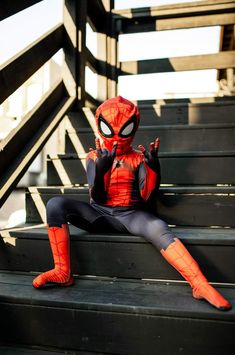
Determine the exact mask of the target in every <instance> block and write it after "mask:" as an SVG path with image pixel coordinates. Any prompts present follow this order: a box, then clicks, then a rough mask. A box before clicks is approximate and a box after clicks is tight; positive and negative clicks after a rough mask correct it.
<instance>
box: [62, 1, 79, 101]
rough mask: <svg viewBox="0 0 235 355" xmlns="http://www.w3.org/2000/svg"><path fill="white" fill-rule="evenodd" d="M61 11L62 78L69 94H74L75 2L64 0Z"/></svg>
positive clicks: (76, 39) (75, 90)
mask: <svg viewBox="0 0 235 355" xmlns="http://www.w3.org/2000/svg"><path fill="white" fill-rule="evenodd" d="M63 13H64V16H63V18H64V28H65V39H64V62H63V80H64V83H65V86H66V88H67V91H68V93H69V94H70V96H76V95H77V87H76V72H77V61H76V54H77V41H78V33H77V28H76V2H75V1H74V0H64V7H63Z"/></svg>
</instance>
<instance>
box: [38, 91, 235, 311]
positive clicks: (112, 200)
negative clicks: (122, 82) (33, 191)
mask: <svg viewBox="0 0 235 355" xmlns="http://www.w3.org/2000/svg"><path fill="white" fill-rule="evenodd" d="M96 123H97V127H98V133H99V136H100V138H101V141H100V140H99V139H98V138H97V139H96V149H95V150H93V149H91V151H90V152H89V153H88V155H87V160H86V162H87V177H88V184H89V188H90V203H85V202H80V201H76V200H71V199H67V198H65V197H54V198H52V199H51V200H49V202H48V204H47V220H48V234H49V240H50V245H51V249H52V253H53V258H54V263H55V267H54V269H52V270H50V271H47V272H45V273H43V274H41V275H39V276H37V277H36V278H35V279H34V280H33V286H34V287H36V288H39V287H42V286H43V285H45V284H46V283H51V282H53V283H57V284H58V285H60V286H70V285H72V284H73V282H74V280H73V276H72V274H71V268H70V251H69V250H70V247H69V230H68V224H67V223H68V222H70V223H71V224H73V225H75V226H77V227H80V228H82V229H84V230H87V231H89V232H93V231H95V232H97V231H100V232H106V233H107V232H129V233H131V234H133V235H139V236H143V237H144V238H145V239H147V240H148V241H150V242H151V243H152V244H153V245H154V246H155V247H156V248H157V249H158V250H159V251H160V253H161V254H162V256H163V257H164V258H165V259H166V260H167V261H168V262H169V263H170V264H171V265H172V266H173V267H174V268H175V269H176V270H178V271H179V273H180V274H181V275H182V276H183V277H184V278H185V279H186V280H187V281H188V282H189V284H190V285H191V287H192V292H193V297H195V298H196V299H206V300H207V301H208V302H209V303H211V304H212V305H213V306H215V307H216V308H218V309H219V310H223V311H225V310H229V309H230V308H231V305H230V303H229V302H228V301H227V300H226V299H225V298H224V297H223V296H222V295H220V294H219V293H218V292H217V291H216V290H215V289H214V288H213V287H212V286H211V285H210V284H209V283H208V281H207V280H206V278H205V276H204V275H203V274H202V272H201V270H200V268H199V266H198V264H197V263H196V261H195V260H194V259H193V258H192V257H191V255H190V254H189V252H188V251H187V249H186V248H185V247H184V245H183V244H182V243H181V241H180V240H179V239H177V238H176V237H175V236H174V235H173V233H172V231H171V230H170V229H169V228H168V226H167V224H166V223H165V222H164V221H162V220H161V219H159V218H158V217H156V215H154V214H153V213H151V212H149V210H148V209H146V206H151V204H153V203H154V198H155V195H156V192H157V189H158V186H159V183H160V164H159V160H158V148H159V143H160V142H159V139H156V141H155V142H154V143H151V144H150V150H149V151H147V150H146V149H145V148H144V147H143V146H139V149H140V150H139V151H137V150H134V149H133V148H132V146H131V143H132V140H133V138H134V134H135V132H136V130H137V128H138V124H139V111H138V108H137V107H136V106H135V105H134V104H133V103H131V102H130V101H128V100H126V99H124V98H122V97H121V96H118V97H116V98H113V99H110V100H107V101H105V102H104V103H103V104H102V105H100V106H99V107H98V109H97V111H96Z"/></svg>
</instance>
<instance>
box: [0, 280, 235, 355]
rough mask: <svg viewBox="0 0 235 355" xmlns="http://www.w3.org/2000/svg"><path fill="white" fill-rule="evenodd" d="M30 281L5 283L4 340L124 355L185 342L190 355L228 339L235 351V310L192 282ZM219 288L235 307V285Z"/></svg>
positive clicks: (216, 349)
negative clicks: (221, 306) (63, 284)
mask: <svg viewBox="0 0 235 355" xmlns="http://www.w3.org/2000/svg"><path fill="white" fill-rule="evenodd" d="M4 276H5V275H4ZM4 276H3V277H4ZM31 280H32V276H27V277H26V276H24V275H22V276H21V278H19V277H17V279H16V281H14V280H12V281H11V279H10V277H9V276H8V277H7V279H6V280H5V282H2V283H1V295H2V299H1V305H0V307H1V314H2V316H3V317H4V319H5V324H4V327H3V330H2V333H1V339H2V341H3V342H4V343H20V344H24V345H31V346H32V345H34V344H37V346H40V347H44V349H45V348H53V349H66V350H67V351H69V350H70V351H76V350H83V351H88V352H89V351H91V352H92V351H94V352H97V353H101V354H102V353H107V354H117V349H118V354H120V355H133V354H135V355H143V354H145V355H154V354H156V351H157V353H160V354H165V355H171V354H174V353H176V352H177V351H178V349H179V344H180V346H181V347H182V348H183V349H185V353H187V354H191V355H196V354H198V352H200V354H201V355H207V354H215V355H220V354H221V344H222V348H223V351H224V352H225V353H227V354H229V353H231V354H232V353H233V352H234V350H235V346H234V331H235V320H234V318H235V316H234V310H233V309H232V310H231V311H230V312H226V313H225V312H218V311H217V310H214V309H213V308H212V307H211V306H210V305H208V303H206V302H199V301H197V300H195V299H193V297H192V294H191V290H190V288H189V286H188V285H179V284H169V285H166V284H164V283H149V284H148V283H146V282H143V281H139V282H132V281H129V282H128V281H121V280H112V281H111V280H99V279H98V280H86V279H85V280H82V279H78V281H77V285H75V286H74V287H72V288H51V289H50V290H47V291H49V292H47V291H46V290H44V291H36V290H34V289H33V288H32V285H31ZM16 289H17V297H16V294H15V292H16ZM218 290H219V291H220V292H221V293H223V294H224V295H225V296H226V297H228V298H229V299H230V300H231V302H232V305H234V297H235V295H234V289H233V288H232V287H230V288H222V287H220V288H218ZM153 295H154V296H155V297H153ZM6 300H7V302H6ZM22 319H23V320H24V321H23V322H22ZM35 319H36V320H37V321H35ZM61 319H63V322H61ZM55 324H56V329H57V331H56V332H55ZM101 325H102V326H101ZM29 327H30V329H31V331H30V332H29ZM166 330H167V331H166ZM58 334H63V335H64V336H60V337H58ZM104 334H105V339H104ZM114 334H115V336H114ZM127 334H128V336H127ZM169 334H171V341H169ZM156 335H157V336H156ZM198 339H200V342H198Z"/></svg>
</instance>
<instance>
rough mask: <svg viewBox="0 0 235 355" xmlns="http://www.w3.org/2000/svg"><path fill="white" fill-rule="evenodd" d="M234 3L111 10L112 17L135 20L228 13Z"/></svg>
mask: <svg viewBox="0 0 235 355" xmlns="http://www.w3.org/2000/svg"><path fill="white" fill-rule="evenodd" d="M234 9H235V5H234V1H233V0H222V1H220V0H219V1H216V2H215V1H214V0H206V1H197V2H193V1H192V2H189V3H178V4H169V5H161V6H154V7H142V8H134V9H121V10H117V9H115V10H112V13H113V15H114V19H129V21H136V19H139V18H146V17H150V16H151V17H157V18H169V17H171V18H177V17H180V18H182V17H187V16H190V15H191V16H194V15H198V14H200V15H202V16H203V15H205V14H218V13H228V12H229V13H230V12H232V11H234Z"/></svg>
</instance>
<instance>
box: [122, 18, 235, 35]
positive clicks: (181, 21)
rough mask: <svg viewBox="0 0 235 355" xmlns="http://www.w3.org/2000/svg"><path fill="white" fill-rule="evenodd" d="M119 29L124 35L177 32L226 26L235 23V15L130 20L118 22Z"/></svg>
mask: <svg viewBox="0 0 235 355" xmlns="http://www.w3.org/2000/svg"><path fill="white" fill-rule="evenodd" d="M116 22H117V24H116V26H117V28H119V29H120V32H121V33H122V34H127V33H138V32H149V31H165V30H177V29H182V28H195V27H207V26H225V25H229V24H234V23H235V14H234V13H225V14H223V13H220V14H212V15H200V16H196V15H195V16H184V17H174V18H154V17H147V18H139V19H138V20H136V21H135V22H133V21H130V20H129V19H128V20H127V19H119V20H116Z"/></svg>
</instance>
